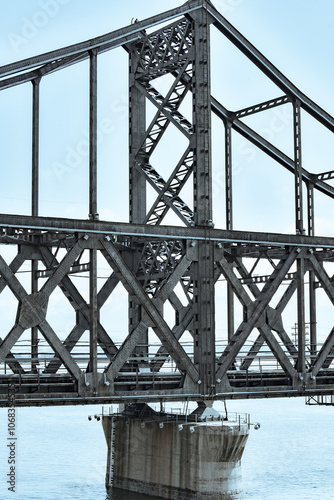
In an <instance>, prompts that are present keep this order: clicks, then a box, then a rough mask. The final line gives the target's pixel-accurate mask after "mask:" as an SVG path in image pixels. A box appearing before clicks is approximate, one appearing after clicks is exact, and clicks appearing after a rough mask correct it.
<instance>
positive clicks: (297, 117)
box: [293, 101, 305, 234]
mask: <svg viewBox="0 0 334 500" xmlns="http://www.w3.org/2000/svg"><path fill="white" fill-rule="evenodd" d="M293 122H294V155H295V214H296V215H295V217H296V233H297V234H303V233H304V232H305V231H304V221H303V182H302V148H301V109H300V103H299V102H298V101H295V102H294V103H293Z"/></svg>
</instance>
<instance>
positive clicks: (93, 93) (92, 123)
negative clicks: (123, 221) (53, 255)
mask: <svg viewBox="0 0 334 500" xmlns="http://www.w3.org/2000/svg"><path fill="white" fill-rule="evenodd" d="M89 55H90V68H89V69H90V72H89V77H90V86H89V218H90V219H92V220H94V219H98V218H99V217H98V213H97V52H96V50H92V51H91V52H90V53H89Z"/></svg>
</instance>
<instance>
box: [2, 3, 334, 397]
mask: <svg viewBox="0 0 334 500" xmlns="http://www.w3.org/2000/svg"><path fill="white" fill-rule="evenodd" d="M166 22H168V23H170V24H168V25H166ZM162 23H163V26H161V27H159V25H160V24H162ZM156 27H157V30H156V31H152V28H154V29H156ZM212 27H213V28H214V29H217V30H219V31H220V32H221V33H222V34H223V35H224V36H225V37H227V38H228V39H229V40H230V41H231V42H232V43H233V44H234V45H235V46H236V47H237V48H238V49H239V50H240V51H241V52H242V53H243V54H244V55H245V56H246V57H247V58H248V59H249V60H250V61H252V62H253V63H254V65H256V66H257V67H258V68H259V69H260V70H261V71H262V72H263V74H264V75H265V76H266V77H267V78H268V79H270V80H271V81H272V82H273V83H274V84H275V85H276V86H277V87H278V89H279V93H280V94H281V93H282V92H283V95H280V96H279V97H278V98H277V99H272V100H270V101H266V102H261V103H259V104H255V105H254V106H252V107H248V108H245V109H241V110H238V111H231V110H228V109H227V108H225V107H224V106H223V104H222V103H221V102H219V101H218V100H217V99H216V98H215V97H214V96H213V95H212V93H211V82H210V74H211V69H210V64H211V58H210V54H211V51H210V30H211V29H212ZM146 30H149V32H147V31H146ZM121 46H122V47H124V49H125V50H126V51H127V52H128V54H129V179H130V186H129V206H130V213H129V222H128V223H121V222H115V221H109V222H108V221H100V220H99V215H98V197H97V193H98V190H97V174H98V172H97V149H98V138H97V99H98V90H97V89H98V87H97V67H98V57H99V55H100V54H101V53H103V52H105V51H108V50H112V49H114V48H116V47H121ZM84 59H89V62H90V66H89V67H90V72H89V88H90V93H89V123H90V141H89V207H88V210H89V217H88V220H74V219H63V218H55V217H40V216H39V163H40V162H39V137H40V126H39V114H40V112H39V107H40V106H39V87H40V82H41V79H42V78H43V79H44V78H47V75H48V74H50V73H52V72H54V71H59V70H61V69H63V68H66V67H68V66H69V65H73V64H77V63H78V62H80V61H82V60H84ZM164 75H169V77H170V80H169V81H172V83H171V84H170V88H169V90H168V91H166V92H165V93H164V94H162V93H161V92H160V91H159V90H158V89H157V88H156V86H155V82H156V80H157V79H158V78H160V77H163V76H164ZM0 78H1V79H0V89H1V90H5V89H7V88H10V87H12V86H15V85H20V84H22V83H26V82H32V95H33V109H32V186H31V200H32V206H31V215H30V216H23V215H6V214H2V215H1V218H0V243H1V244H2V246H3V245H12V246H13V248H15V247H16V248H17V252H16V256H15V258H14V259H13V260H12V262H10V263H8V262H6V260H5V258H4V257H3V256H2V255H0V274H1V278H0V292H2V291H3V290H4V289H5V288H6V287H8V288H9V289H10V290H11V292H12V293H13V295H14V296H15V298H16V300H17V315H16V320H15V322H14V325H13V326H12V328H11V330H10V331H9V332H6V334H5V335H4V338H3V339H0V361H1V366H0V398H1V404H2V405H6V403H7V390H8V386H9V385H10V384H15V387H16V403H17V404H18V405H52V404H83V403H94V402H96V403H100V402H113V401H114V402H117V401H118V402H119V401H136V400H147V401H148V400H184V399H190V400H198V399H209V398H211V399H227V398H247V397H270V396H271V397H278V396H293V395H294V396H298V395H305V396H308V397H311V396H313V395H317V394H320V395H328V394H331V393H334V367H333V366H332V360H333V355H334V327H333V328H332V329H331V330H330V331H328V333H327V335H326V338H325V340H324V341H322V342H321V343H320V342H319V339H318V334H317V290H318V289H319V288H321V289H322V290H323V291H324V292H325V293H326V295H327V297H328V299H329V302H330V303H331V304H332V305H334V279H333V276H331V275H330V271H329V270H330V264H331V263H332V262H333V259H334V236H329V237H320V236H317V235H316V228H315V224H314V217H315V215H314V214H315V207H314V190H318V191H319V192H321V193H322V194H324V195H325V196H326V197H329V198H334V188H333V186H332V185H331V184H330V182H328V181H330V180H331V179H333V178H334V172H333V171H326V172H323V173H320V174H314V173H312V172H308V171H307V170H305V168H303V166H302V158H301V139H302V126H301V119H300V117H301V110H303V112H306V113H308V114H310V115H311V116H312V117H313V118H314V119H315V120H316V121H317V122H319V123H320V124H321V125H322V126H323V127H325V128H326V129H328V130H329V131H331V132H333V131H334V119H333V118H332V117H331V116H330V115H329V114H328V113H326V112H325V111H324V110H323V109H321V108H320V107H319V106H317V105H316V104H315V103H314V102H312V101H311V100H310V99H309V98H308V97H307V96H306V95H304V94H303V93H302V92H300V91H299V90H298V89H297V88H296V87H295V86H294V85H293V84H292V83H291V82H290V81H289V80H288V79H287V78H286V77H285V76H284V75H283V74H282V73H280V72H279V70H278V69H277V68H275V67H274V66H273V65H272V64H271V63H270V61H268V60H267V59H266V58H265V57H264V56H263V55H262V54H261V53H260V52H259V51H258V50H257V49H256V48H255V47H254V46H253V45H251V44H250V43H249V42H248V41H247V40H246V39H245V38H244V37H243V36H242V35H241V34H240V33H239V32H238V31H237V30H236V29H235V28H234V27H233V26H231V25H230V24H229V23H228V22H227V20H226V19H224V18H223V16H221V14H220V13H219V12H218V11H217V10H216V9H215V8H214V6H213V5H212V4H211V2H209V1H206V0H190V1H188V2H187V3H185V4H184V5H182V6H181V7H179V8H177V9H173V10H170V11H168V12H165V13H163V14H160V15H157V16H154V17H152V18H150V19H147V20H144V21H139V22H136V23H134V24H132V25H131V26H127V27H125V28H122V29H120V30H117V31H114V32H112V33H109V34H107V35H104V36H101V37H98V38H96V39H93V40H88V41H86V42H83V43H81V44H77V45H73V46H70V47H66V48H64V49H59V50H56V51H53V52H50V53H47V54H43V55H40V56H37V57H33V58H30V59H26V60H24V61H20V62H17V63H13V64H9V65H7V66H3V67H2V68H0ZM186 99H188V101H189V99H190V101H191V116H190V117H186V116H184V114H183V112H182V111H181V110H182V109H183V108H182V104H183V103H185V102H186ZM148 102H149V103H150V104H151V105H153V107H154V109H155V113H154V115H153V118H152V119H151V120H149V119H148V117H147V114H146V109H147V103H148ZM282 105H289V106H291V107H292V110H293V127H292V128H293V130H292V134H293V135H292V138H293V144H294V148H293V149H294V156H293V158H290V157H289V156H287V155H286V154H285V153H283V152H282V151H281V150H280V149H278V148H277V147H276V146H274V145H273V144H272V143H270V142H269V141H268V140H266V139H264V138H263V137H262V136H261V135H259V134H258V133H257V132H256V131H255V130H253V129H252V128H250V127H249V126H248V125H246V124H245V122H244V121H243V118H245V117H247V116H249V115H251V114H254V113H261V112H263V111H266V110H268V109H271V108H273V107H277V106H282ZM212 113H214V114H215V115H216V116H217V117H218V118H219V119H220V120H221V121H222V123H223V124H224V127H225V213H226V225H225V228H222V229H219V228H215V227H214V214H213V207H212V201H213V195H212V183H213V180H212V158H211V156H212V148H211V141H212V138H211V129H212V126H211V119H212ZM168 127H175V128H176V129H177V130H178V132H179V133H180V134H182V135H183V136H184V137H185V139H186V147H185V149H184V152H183V154H182V155H181V157H180V159H179V161H178V162H177V164H176V165H175V166H174V167H171V169H170V171H171V173H170V175H169V177H168V178H164V177H163V176H162V173H161V172H159V168H158V167H157V166H155V165H154V156H153V153H154V151H155V150H156V148H157V147H158V145H159V143H160V141H161V139H162V138H163V136H164V134H165V132H166V130H167V128H168ZM235 132H237V133H239V134H241V135H242V136H243V137H244V138H246V139H247V140H248V141H250V142H251V143H252V144H254V145H255V146H256V147H258V148H259V149H260V150H262V151H263V152H264V153H265V154H266V155H268V157H270V158H271V159H274V160H275V161H276V162H277V163H278V164H279V165H281V166H282V167H284V168H285V169H287V170H288V171H289V172H290V173H291V174H292V175H291V179H292V182H293V183H294V187H295V190H294V193H295V202H294V205H295V234H279V233H259V232H252V231H247V232H246V231H238V230H234V228H233V157H232V138H233V134H234V133H235ZM223 160H224V159H223ZM187 183H188V184H187ZM190 183H191V184H192V193H193V200H192V203H186V202H185V199H184V198H183V192H184V188H185V186H186V184H187V185H189V184H190ZM147 186H151V187H152V188H153V189H154V191H155V193H156V194H155V196H156V197H155V200H154V201H153V203H152V204H151V205H150V204H149V202H148V199H147V196H146V193H147ZM305 192H306V193H307V199H306V200H303V195H305ZM304 206H306V207H307V213H304V212H305V211H304ZM169 212H173V213H174V214H175V215H176V217H177V218H178V220H179V225H173V226H171V225H163V223H164V219H165V216H166V214H167V213H169ZM250 229H251V228H250ZM101 255H102V256H103V257H104V259H105V260H106V262H107V263H108V265H109V267H110V273H109V276H108V278H107V280H106V281H105V283H104V284H103V286H102V287H101V288H100V289H98V286H97V278H98V271H97V269H98V259H99V258H100V256H101ZM26 261H28V262H31V285H30V287H29V289H27V287H24V286H23V285H22V283H21V281H20V280H19V278H18V274H17V273H18V272H19V270H20V268H21V266H22V265H23V264H24V263H25V262H26ZM263 263H266V264H269V267H270V268H271V272H266V274H263V273H262V274H261V268H262V265H263ZM266 269H268V266H267V267H266ZM259 270H260V276H259V275H258V274H259ZM78 272H80V273H87V276H88V277H89V300H85V298H84V297H83V295H82V293H81V291H80V289H79V288H78V287H77V286H76V285H75V284H74V282H73V280H72V279H71V275H73V274H75V273H78ZM306 278H307V283H308V284H307V283H306ZM222 279H223V280H225V281H226V296H227V301H226V303H227V307H226V312H225V318H226V332H225V336H224V339H220V340H219V341H218V339H217V335H216V325H215V318H216V314H217V311H215V307H216V304H215V290H216V286H217V283H218V281H220V280H222ZM118 284H121V285H122V286H123V287H124V289H125V290H126V292H128V296H129V305H128V311H129V319H128V332H127V334H126V335H124V339H123V341H122V343H121V345H119V344H118V343H117V342H116V341H115V340H114V339H113V338H112V337H111V333H110V332H108V331H107V329H106V328H104V327H103V324H102V321H101V317H100V313H101V310H102V308H106V307H107V305H106V302H107V301H108V300H112V298H113V292H114V291H115V289H116V286H117V285H118ZM283 284H284V287H283ZM307 287H308V290H306V289H307ZM56 289H60V290H61V291H62V293H63V294H64V295H65V297H66V298H67V299H68V301H69V303H70V304H71V306H72V307H73V312H74V313H75V317H76V321H75V326H74V327H73V329H72V330H71V331H70V332H68V333H67V335H66V336H65V337H62V336H61V335H60V334H58V333H57V332H56V331H54V330H53V328H52V326H51V325H50V323H49V321H48V319H47V314H48V308H49V307H50V305H49V299H50V297H51V295H52V294H53V293H54V292H55V290H56ZM306 292H307V293H306ZM0 298H1V297H0ZM167 304H169V311H170V310H172V311H173V316H174V317H173V318H171V317H170V316H171V315H170V313H169V314H168V313H166V311H167V310H168V308H167ZM236 304H239V305H241V308H242V311H243V318H242V321H241V322H240V323H239V324H238V323H237V321H236V317H235V305H236ZM291 304H294V307H295V309H296V324H297V326H296V339H293V338H292V336H291V335H290V334H289V333H288V331H287V326H286V325H285V324H284V320H283V313H284V311H285V309H286V307H287V306H288V305H291ZM331 317H333V315H332V316H331ZM307 323H309V325H310V339H309V340H308V339H307V338H306V324H307ZM28 332H30V333H29V336H28V337H27V333H28ZM85 332H89V337H88V350H86V351H85V354H81V355H80V356H79V355H78V354H76V353H75V352H76V351H75V350H76V348H78V346H80V342H81V339H82V338H83V335H84V333H85ZM152 332H154V334H155V336H156V339H157V344H158V346H157V347H155V349H154V350H152V348H151V346H150V340H149V339H150V336H151V333H152ZM184 338H187V339H189V338H190V339H191V340H190V341H189V340H188V341H187V343H185V342H183V339H184ZM22 339H25V347H22V343H21V344H20V342H21V341H22ZM43 345H44V346H46V347H44V348H42V347H41V346H43ZM43 349H44V350H43Z"/></svg>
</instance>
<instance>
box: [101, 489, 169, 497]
mask: <svg viewBox="0 0 334 500" xmlns="http://www.w3.org/2000/svg"><path fill="white" fill-rule="evenodd" d="M106 500H161V497H151V496H148V495H142V494H139V493H132V492H131V491H126V490H119V489H118V488H112V489H111V490H108V492H107V496H106Z"/></svg>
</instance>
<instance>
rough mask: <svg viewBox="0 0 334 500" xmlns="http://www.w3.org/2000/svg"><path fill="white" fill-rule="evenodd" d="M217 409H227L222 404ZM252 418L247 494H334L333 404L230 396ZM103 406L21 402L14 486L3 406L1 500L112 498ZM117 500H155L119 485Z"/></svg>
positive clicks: (262, 497)
mask: <svg viewBox="0 0 334 500" xmlns="http://www.w3.org/2000/svg"><path fill="white" fill-rule="evenodd" d="M215 408H216V409H218V410H221V411H223V406H222V405H221V404H216V405H215ZM228 411H231V412H232V411H233V412H234V411H240V412H241V413H243V412H248V413H250V414H251V421H252V422H253V423H255V422H260V423H261V428H260V429H259V430H254V428H253V427H252V428H251V431H250V436H249V439H248V443H247V445H246V449H245V453H244V455H243V458H242V475H243V481H242V489H243V498H244V500H296V499H297V500H299V499H300V500H320V499H321V500H324V499H326V500H328V499H334V459H333V457H334V419H333V414H334V408H333V407H324V406H322V407H319V406H311V407H310V406H306V405H305V403H304V400H303V399H299V398H298V399H276V400H269V399H268V400H249V401H231V402H228ZM100 412H101V407H94V406H72V407H53V408H17V409H16V415H15V417H16V437H17V440H16V442H15V461H16V464H15V467H16V469H15V493H14V492H11V491H8V486H9V485H8V484H7V482H6V481H7V474H8V473H9V464H8V458H9V450H10V448H9V447H8V446H7V444H8V441H9V440H8V423H7V416H8V415H7V409H5V408H3V409H0V498H1V499H2V500H9V499H16V500H28V499H29V500H31V499H33V500H46V499H48V500H58V499H59V500H90V499H92V500H93V499H94V500H106V498H107V495H106V491H105V486H104V480H105V468H106V457H107V446H106V443H105V439H104V434H103V430H102V425H101V422H98V421H97V420H96V419H94V418H93V419H92V420H91V421H89V420H88V415H94V414H98V413H100ZM112 500H157V499H155V498H153V497H147V496H146V495H134V494H131V493H128V492H127V493H125V494H124V493H122V492H114V494H113V495H112Z"/></svg>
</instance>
